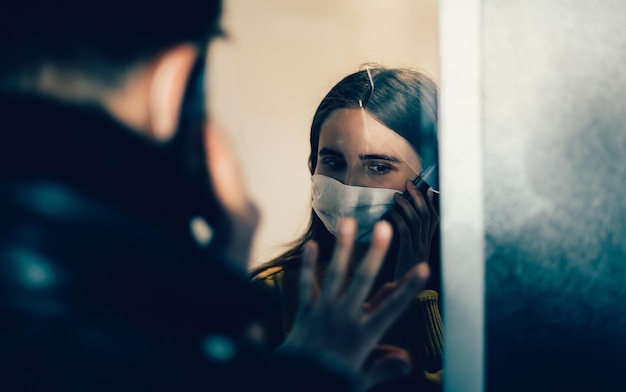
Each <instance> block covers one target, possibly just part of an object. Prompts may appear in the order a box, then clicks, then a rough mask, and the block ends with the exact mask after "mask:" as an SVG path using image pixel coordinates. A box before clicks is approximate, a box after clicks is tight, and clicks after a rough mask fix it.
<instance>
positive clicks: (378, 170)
mask: <svg viewBox="0 0 626 392" xmlns="http://www.w3.org/2000/svg"><path fill="white" fill-rule="evenodd" d="M367 169H368V170H369V171H371V172H373V173H374V174H386V173H388V172H389V171H390V170H391V167H389V165H382V164H379V163H372V164H369V165H368V166H367Z"/></svg>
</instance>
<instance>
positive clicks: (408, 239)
mask: <svg viewBox="0 0 626 392" xmlns="http://www.w3.org/2000/svg"><path fill="white" fill-rule="evenodd" d="M388 216H389V220H390V221H391V223H392V225H393V227H394V229H395V230H396V232H397V233H398V236H399V238H400V240H401V241H404V243H405V244H408V245H409V246H411V247H412V245H413V237H412V236H413V234H415V235H416V238H418V237H417V236H421V232H422V226H420V225H418V226H411V225H410V224H409V223H407V221H406V219H405V218H404V215H402V214H400V213H399V212H398V211H397V210H396V209H395V208H393V209H391V210H390V211H389V215H388ZM411 229H413V230H411ZM413 231H414V232H415V233H413ZM401 244H402V243H401Z"/></svg>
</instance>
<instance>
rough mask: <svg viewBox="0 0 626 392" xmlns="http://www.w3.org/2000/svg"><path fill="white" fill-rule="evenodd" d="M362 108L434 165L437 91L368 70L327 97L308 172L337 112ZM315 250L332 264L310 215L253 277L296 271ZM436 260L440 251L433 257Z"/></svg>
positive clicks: (428, 84) (327, 236) (327, 240)
mask: <svg viewBox="0 0 626 392" xmlns="http://www.w3.org/2000/svg"><path fill="white" fill-rule="evenodd" d="M361 105H362V107H364V108H365V110H367V111H368V112H369V113H370V114H371V115H372V116H374V117H375V118H376V119H377V120H378V121H380V122H381V123H382V124H384V125H385V126H386V127H388V128H390V129H391V130H393V131H394V132H396V133H397V134H399V135H400V136H402V137H403V138H404V139H406V140H407V141H408V142H409V143H410V144H411V146H412V147H413V149H414V150H415V152H416V153H417V154H418V156H419V157H420V159H421V162H422V166H423V167H428V166H430V165H432V164H435V163H436V162H437V158H438V147H437V86H436V85H435V83H434V82H433V81H432V80H431V79H430V78H429V77H428V76H426V75H425V74H424V73H421V72H418V71H415V70H411V69H405V68H384V67H380V66H373V67H371V66H368V67H367V68H364V69H363V70H361V71H358V72H355V73H353V74H350V75H348V76H346V77H345V78H343V79H342V80H341V81H340V82H339V83H337V84H336V85H335V86H334V87H333V88H332V89H331V90H330V91H329V92H328V94H326V96H325V97H324V99H323V100H322V102H321V103H320V105H319V106H318V108H317V110H316V111H315V115H314V116H313V122H312V124H311V134H310V144H311V153H310V155H309V170H310V172H311V174H313V173H314V172H315V168H316V166H317V154H318V148H319V137H320V132H321V128H322V124H323V123H324V121H326V119H327V118H328V116H329V115H330V114H331V113H332V112H334V111H335V110H338V109H352V108H359V107H361ZM312 239H313V240H315V241H316V242H317V243H318V244H319V260H320V262H321V263H325V262H327V261H328V260H329V258H330V253H331V251H332V248H333V244H334V241H335V237H334V236H333V235H332V234H331V233H329V232H328V230H326V228H325V227H324V224H323V223H322V221H321V220H320V219H319V217H318V216H317V215H316V214H315V211H311V219H310V223H309V226H308V229H307V231H306V232H305V233H304V234H303V235H302V236H301V237H300V238H298V239H296V240H295V241H293V242H292V243H290V244H289V250H287V251H286V252H285V253H283V254H281V255H280V256H278V257H276V258H275V259H273V260H271V261H269V262H267V263H264V264H262V265H261V266H259V267H257V268H255V269H253V270H252V272H251V274H252V276H256V275H258V274H259V273H261V272H263V271H265V270H267V269H269V268H272V267H279V266H280V267H297V266H299V264H300V258H301V255H302V249H303V246H304V244H305V243H306V242H307V241H309V240H312ZM436 253H437V255H438V253H439V252H438V251H437V252H436Z"/></svg>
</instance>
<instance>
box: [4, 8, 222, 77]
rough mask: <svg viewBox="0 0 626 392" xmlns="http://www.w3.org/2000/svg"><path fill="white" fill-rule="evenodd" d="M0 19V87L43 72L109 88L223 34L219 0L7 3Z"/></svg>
mask: <svg viewBox="0 0 626 392" xmlns="http://www.w3.org/2000/svg"><path fill="white" fill-rule="evenodd" d="M0 15H1V16H0V34H2V37H3V39H2V41H0V51H1V52H2V58H3V60H2V62H1V63H0V80H1V81H2V86H3V87H4V86H10V85H11V84H12V82H14V81H15V80H20V79H21V78H23V77H27V76H28V75H29V74H31V73H33V72H37V71H38V70H39V69H40V68H41V67H42V66H44V65H45V66H53V67H56V68H63V69H68V70H74V71H79V70H80V71H81V72H84V73H87V74H88V75H89V77H90V78H94V79H95V78H97V79H100V80H101V81H102V82H105V83H115V82H116V79H117V78H119V77H120V76H121V75H123V74H124V72H126V71H127V70H128V69H130V68H132V67H133V65H134V64H137V63H142V62H145V61H146V60H149V59H151V58H153V57H155V56H157V55H158V54H160V53H161V52H163V51H164V50H166V49H168V48H171V47H174V46H177V45H179V44H181V43H189V44H196V45H198V46H204V45H206V44H207V43H208V41H209V40H210V39H211V38H212V37H214V36H216V35H219V34H221V29H220V25H219V20H220V15H221V1H219V0H208V1H201V2H198V1H190V0H179V1H172V2H152V3H146V2H144V1H137V0H112V1H106V2H96V3H94V2H87V1H81V0H59V1H43V0H30V1H18V0H9V2H8V3H7V2H4V4H3V6H2V12H0Z"/></svg>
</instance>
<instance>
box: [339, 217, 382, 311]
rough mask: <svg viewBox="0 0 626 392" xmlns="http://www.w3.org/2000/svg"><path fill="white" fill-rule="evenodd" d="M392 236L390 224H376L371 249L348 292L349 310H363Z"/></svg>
mask: <svg viewBox="0 0 626 392" xmlns="http://www.w3.org/2000/svg"><path fill="white" fill-rule="evenodd" d="M392 236H393V229H392V228H391V225H390V224H389V222H386V221H380V222H378V223H376V225H375V226H374V232H373V235H372V243H371V245H370V248H369V250H368V251H367V254H366V255H365V257H364V258H363V260H362V261H361V263H360V264H359V266H358V267H357V270H356V272H355V274H354V278H353V279H352V282H351V284H350V287H349V288H348V291H347V292H346V296H345V301H346V306H347V307H348V309H353V310H355V311H360V309H361V308H362V304H363V302H364V301H365V298H366V297H367V294H368V293H369V291H370V290H371V288H372V285H373V284H374V279H375V278H376V275H378V271H379V270H380V267H381V266H382V264H383V260H384V259H385V254H386V253H387V249H388V248H389V244H391V238H392Z"/></svg>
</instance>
